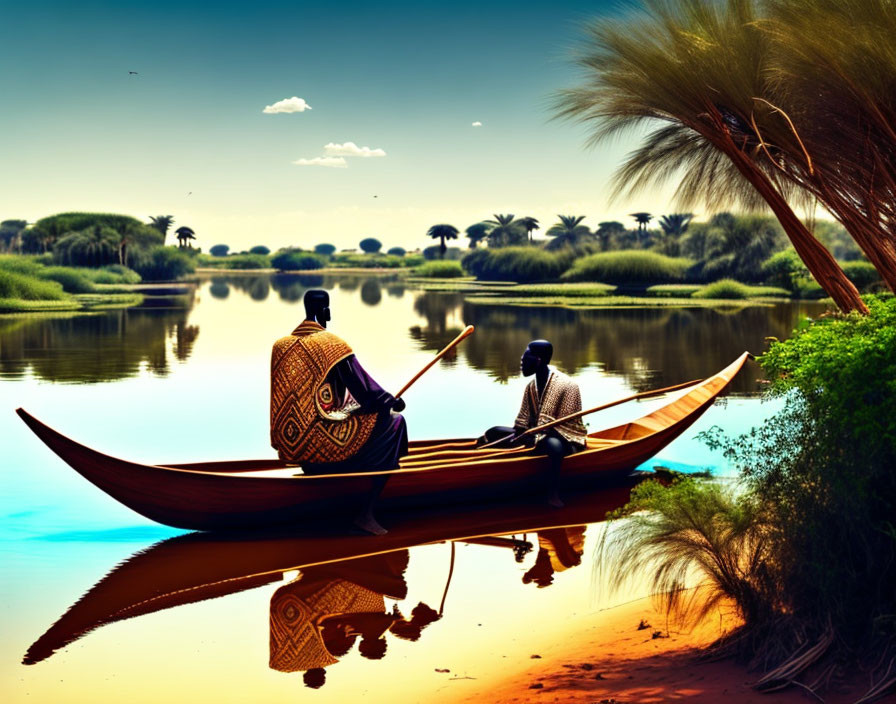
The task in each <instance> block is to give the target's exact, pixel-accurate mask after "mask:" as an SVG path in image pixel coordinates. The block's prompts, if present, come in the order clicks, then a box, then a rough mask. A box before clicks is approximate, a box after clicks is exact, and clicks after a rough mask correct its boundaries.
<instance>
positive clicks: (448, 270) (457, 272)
mask: <svg viewBox="0 0 896 704" xmlns="http://www.w3.org/2000/svg"><path fill="white" fill-rule="evenodd" d="M465 274H466V272H465V271H464V268H463V267H462V266H461V265H460V262H457V261H453V260H445V261H432V262H426V263H425V264H423V265H422V266H418V267H417V268H416V269H414V275H415V276H423V277H426V278H432V279H457V278H459V277H461V276H464V275H465Z"/></svg>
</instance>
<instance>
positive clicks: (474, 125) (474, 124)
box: [473, 120, 482, 127]
mask: <svg viewBox="0 0 896 704" xmlns="http://www.w3.org/2000/svg"><path fill="white" fill-rule="evenodd" d="M473 127H482V123H481V122H480V121H479V120H476V122H474V123H473Z"/></svg>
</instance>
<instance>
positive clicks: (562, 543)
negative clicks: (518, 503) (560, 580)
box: [523, 526, 585, 589]
mask: <svg viewBox="0 0 896 704" xmlns="http://www.w3.org/2000/svg"><path fill="white" fill-rule="evenodd" d="M584 550H585V526H572V527H569V528H551V529H549V530H543V531H540V532H539V533H538V555H537V556H536V557H535V564H534V565H532V567H530V568H529V570H528V571H527V572H526V573H525V574H524V575H523V584H531V583H532V582H534V583H535V584H536V585H537V586H538V588H539V589H541V588H543V587H548V586H550V585H551V584H553V582H554V574H555V573H557V572H563V571H564V570H567V569H569V568H571V567H576V566H577V565H580V564H581V563H582V553H583V552H584Z"/></svg>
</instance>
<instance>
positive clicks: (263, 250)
mask: <svg viewBox="0 0 896 704" xmlns="http://www.w3.org/2000/svg"><path fill="white" fill-rule="evenodd" d="M270 253H271V250H270V248H269V247H265V246H264V245H263V244H257V245H255V246H254V247H252V249H250V250H249V254H261V255H264V256H266V255H268V254H270Z"/></svg>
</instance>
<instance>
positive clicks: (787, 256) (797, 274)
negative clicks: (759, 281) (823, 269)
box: [762, 249, 809, 291]
mask: <svg viewBox="0 0 896 704" xmlns="http://www.w3.org/2000/svg"><path fill="white" fill-rule="evenodd" d="M808 277H809V270H808V269H807V268H806V265H805V264H803V260H802V259H800V256H799V255H798V254H797V253H796V251H795V250H793V249H785V250H784V251H782V252H778V253H776V254H773V255H772V256H771V257H769V258H768V259H766V260H765V261H764V262H763V263H762V278H763V280H764V281H765V282H766V283H769V284H771V285H772V286H782V287H783V288H786V289H788V290H790V291H793V290H794V288H795V285H796V283H795V282H796V281H797V280H798V279H801V278H808Z"/></svg>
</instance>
